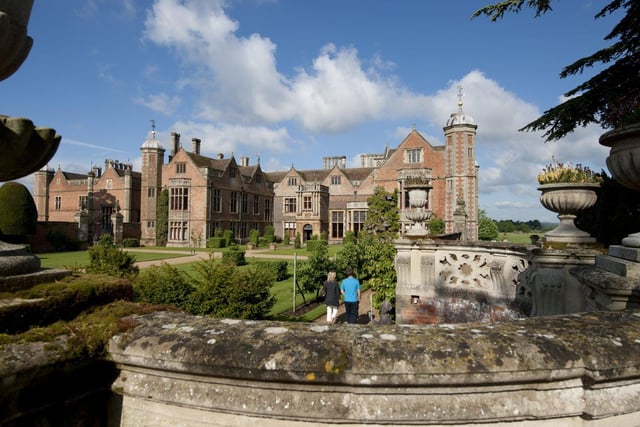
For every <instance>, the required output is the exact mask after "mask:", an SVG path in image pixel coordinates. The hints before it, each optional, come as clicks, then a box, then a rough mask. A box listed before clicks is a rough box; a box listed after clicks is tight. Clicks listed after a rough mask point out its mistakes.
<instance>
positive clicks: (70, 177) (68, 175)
mask: <svg viewBox="0 0 640 427" xmlns="http://www.w3.org/2000/svg"><path fill="white" fill-rule="evenodd" d="M60 172H61V173H62V176H64V179H66V180H67V181H72V180H76V179H87V174H81V173H74V172H65V171H62V170H61V171H60Z"/></svg>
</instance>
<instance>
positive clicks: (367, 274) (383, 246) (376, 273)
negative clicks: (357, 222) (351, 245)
mask: <svg viewBox="0 0 640 427" xmlns="http://www.w3.org/2000/svg"><path fill="white" fill-rule="evenodd" d="M359 244H360V246H361V250H362V261H361V264H362V271H361V272H360V274H361V277H360V278H361V279H362V280H366V282H367V283H368V284H369V286H370V287H371V289H372V290H373V292H374V294H373V306H374V307H375V308H380V305H381V304H382V301H384V300H388V301H389V302H391V304H392V305H395V301H396V283H397V282H398V278H397V275H396V268H395V265H394V263H393V261H394V259H395V256H396V248H395V245H394V244H393V240H392V239H388V240H385V239H380V238H378V237H377V236H375V235H374V234H371V233H362V234H361V236H360V242H359Z"/></svg>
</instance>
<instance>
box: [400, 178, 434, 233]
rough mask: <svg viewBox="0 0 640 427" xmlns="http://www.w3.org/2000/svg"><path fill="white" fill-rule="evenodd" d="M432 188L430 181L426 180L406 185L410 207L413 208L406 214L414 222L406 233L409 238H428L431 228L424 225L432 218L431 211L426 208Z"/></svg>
mask: <svg viewBox="0 0 640 427" xmlns="http://www.w3.org/2000/svg"><path fill="white" fill-rule="evenodd" d="M431 187H432V186H431V183H430V181H428V180H426V179H418V180H414V181H412V182H407V183H405V188H406V189H407V190H408V192H409V206H410V208H411V210H410V211H408V212H406V213H405V217H406V218H407V219H408V220H410V221H412V222H413V224H412V225H411V227H410V228H409V230H408V231H407V232H406V233H405V234H406V235H408V236H426V235H428V234H429V228H428V226H425V224H424V223H425V222H426V221H429V219H430V218H431V211H430V210H429V209H426V208H425V206H427V200H428V197H429V190H430V189H431Z"/></svg>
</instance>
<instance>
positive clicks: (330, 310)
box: [323, 271, 340, 323]
mask: <svg viewBox="0 0 640 427" xmlns="http://www.w3.org/2000/svg"><path fill="white" fill-rule="evenodd" d="M323 293H324V303H325V305H326V306H327V322H328V323H336V317H338V306H339V305H340V286H339V285H338V282H337V281H336V272H335V271H330V272H329V274H328V275H327V280H326V282H324V285H323Z"/></svg>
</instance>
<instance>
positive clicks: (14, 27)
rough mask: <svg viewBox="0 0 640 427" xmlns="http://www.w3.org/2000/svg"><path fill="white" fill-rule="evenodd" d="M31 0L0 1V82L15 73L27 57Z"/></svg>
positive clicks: (29, 44) (30, 43)
mask: <svg viewBox="0 0 640 427" xmlns="http://www.w3.org/2000/svg"><path fill="white" fill-rule="evenodd" d="M32 7H33V0H0V80H4V79H6V78H7V77H9V76H10V75H12V74H13V73H15V72H16V70H17V69H18V68H20V65H22V63H23V62H24V60H25V59H26V58H27V56H28V55H29V51H30V50H31V46H32V45H33V39H32V38H31V37H29V36H28V35H27V25H28V23H29V17H30V16H31V8H32Z"/></svg>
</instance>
